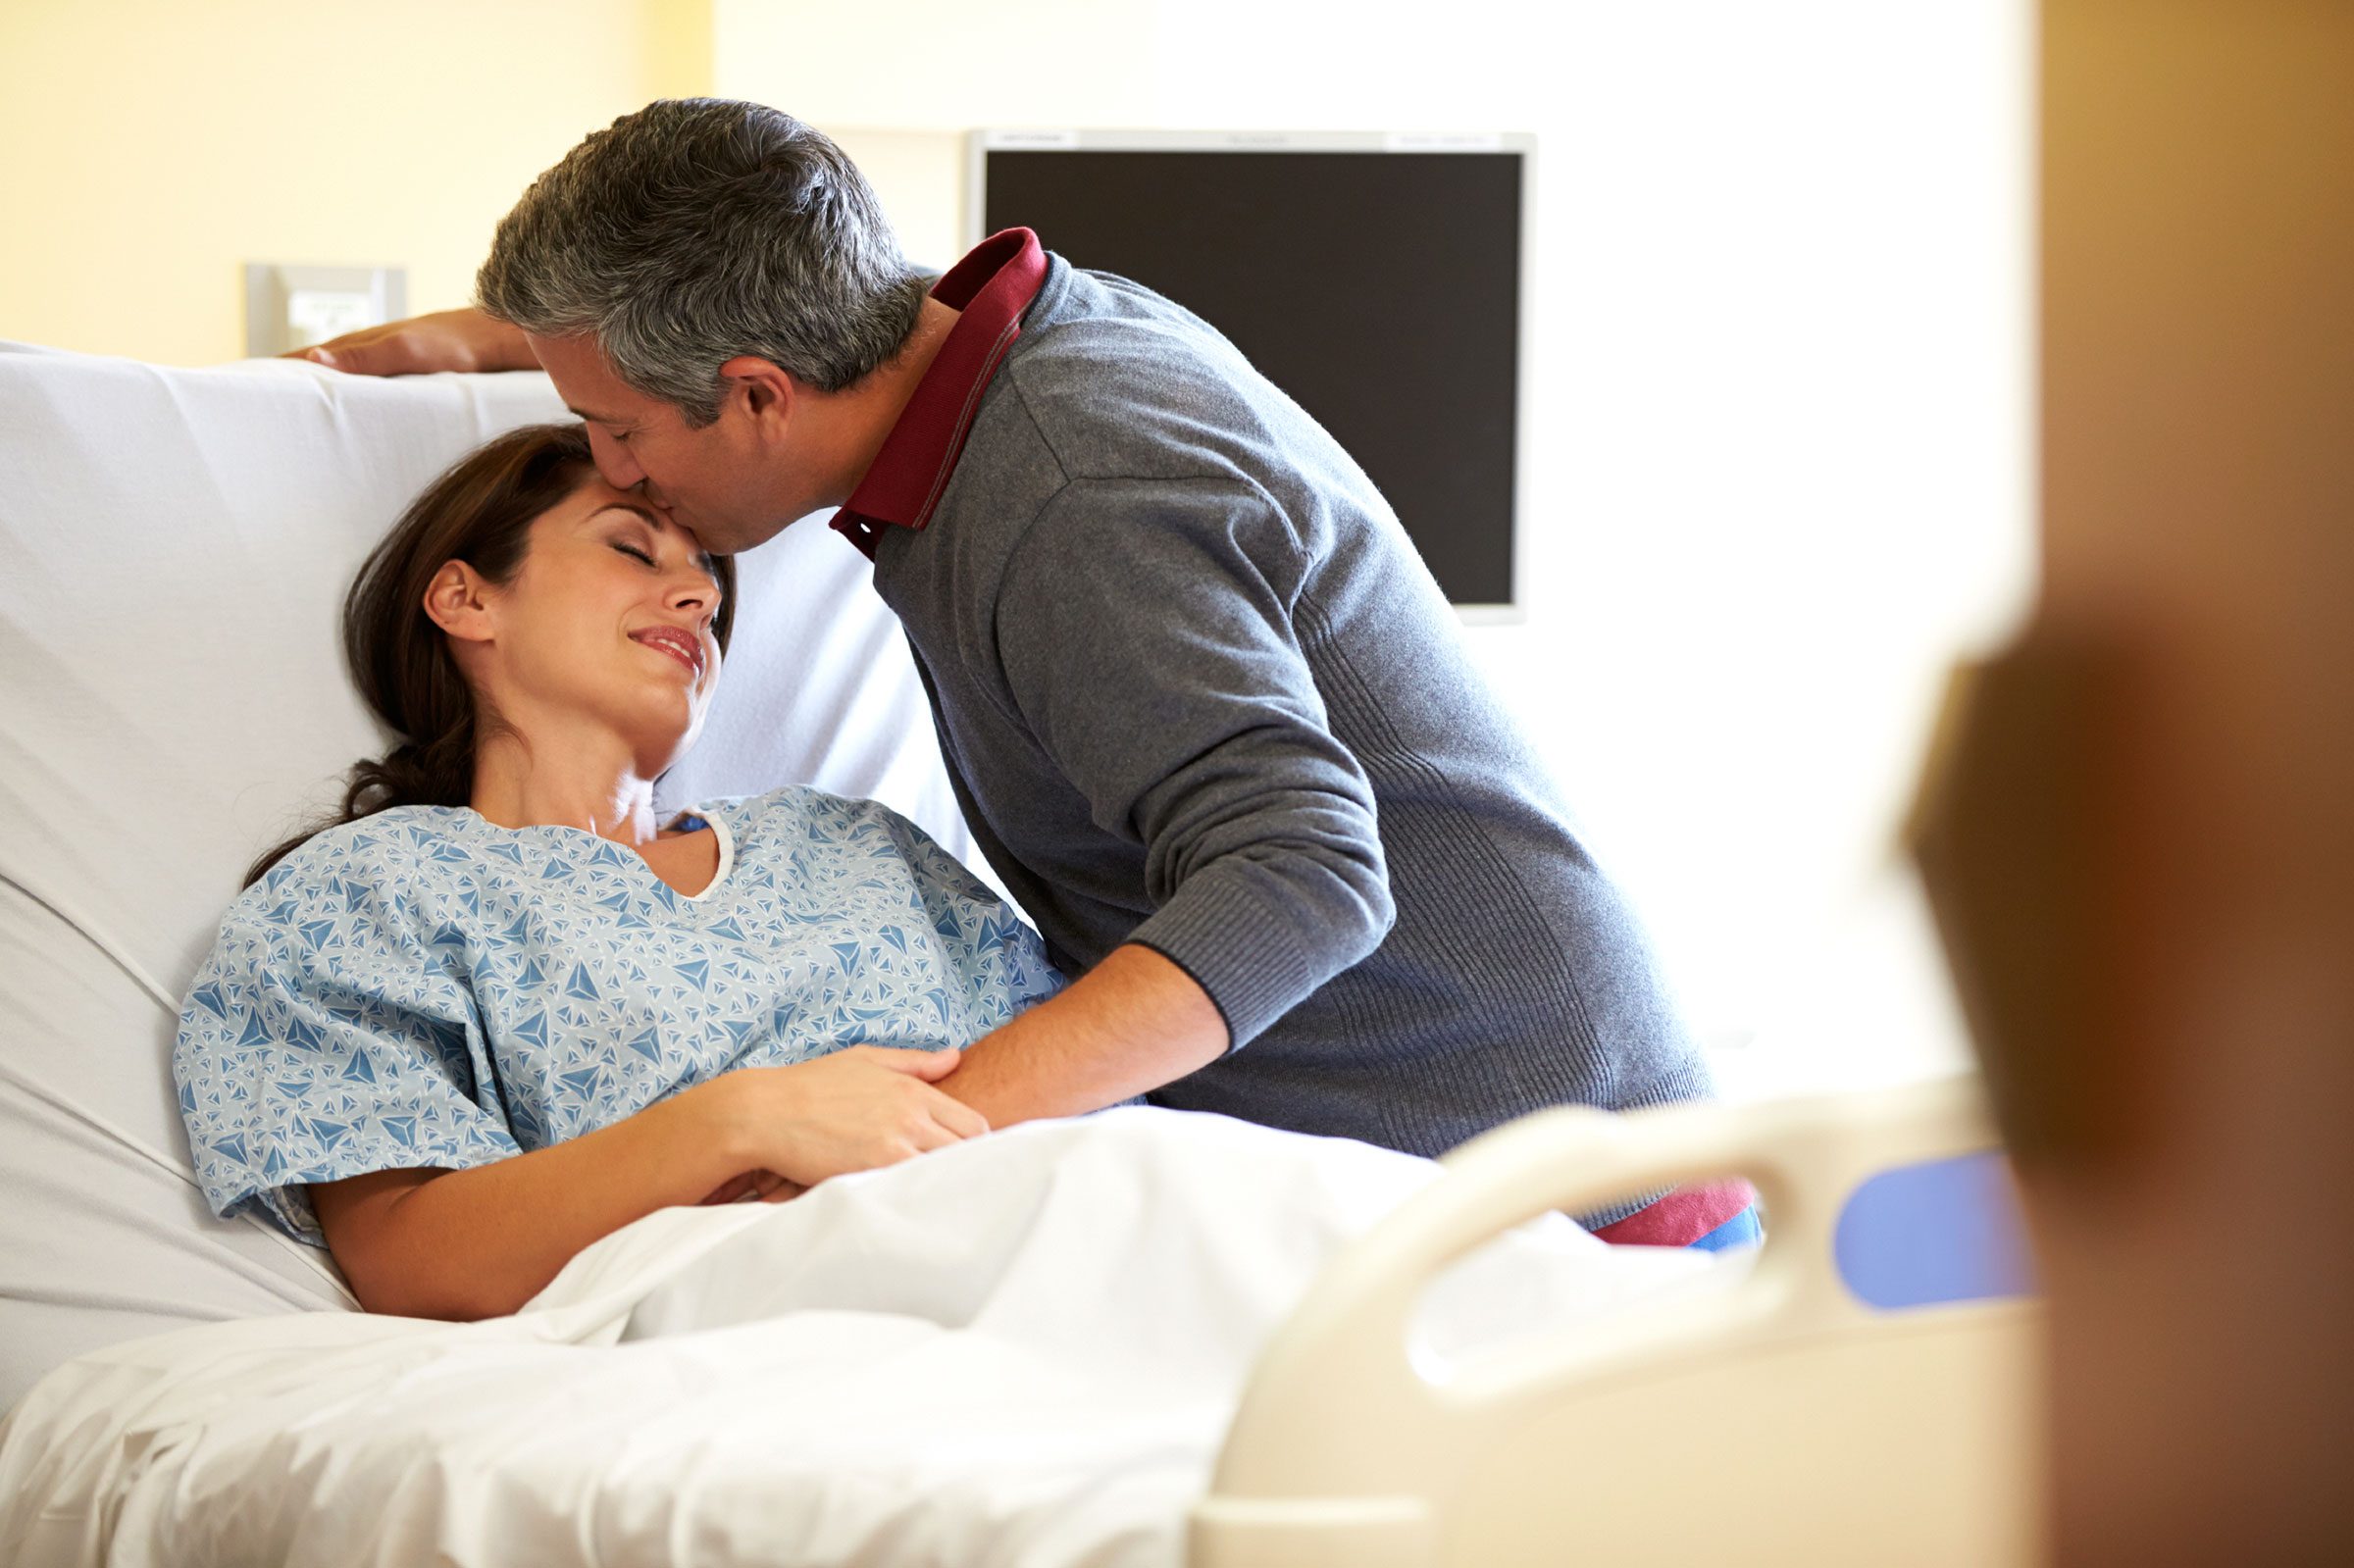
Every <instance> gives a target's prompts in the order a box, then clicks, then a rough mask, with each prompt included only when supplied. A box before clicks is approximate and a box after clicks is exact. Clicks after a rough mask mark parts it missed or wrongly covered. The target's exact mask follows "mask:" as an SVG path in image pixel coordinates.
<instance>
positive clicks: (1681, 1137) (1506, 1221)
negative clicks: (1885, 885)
mask: <svg viewBox="0 0 2354 1568" xmlns="http://www.w3.org/2000/svg"><path fill="white" fill-rule="evenodd" d="M1996 1146H1997V1139H1996V1138H1995V1135H1994V1132H1993V1129H1992V1127H1991V1125H1990V1124H1989V1121H1988V1119H1987V1115H1986V1112H1985V1109H1984V1107H1983V1103H1982V1101H1981V1098H1980V1095H1979V1091H1978V1088H1977V1086H1976V1085H1975V1083H1974V1082H1973V1081H1970V1080H1957V1081H1953V1082H1949V1083H1940V1084H1932V1085H1923V1086H1919V1087H1909V1088H1905V1089H1901V1090H1891V1091H1885V1092H1876V1093H1869V1094H1853V1095H1839V1096H1834V1097H1828V1098H1819V1099H1808V1100H1791V1101H1785V1102H1780V1103H1773V1104H1765V1105H1753V1106H1745V1107H1728V1106H1716V1105H1705V1106H1677V1107H1669V1108H1666V1109H1663V1110H1658V1111H1650V1112H1642V1113H1637V1114H1634V1115H1628V1116H1621V1117H1611V1116H1606V1115H1602V1114H1600V1113H1598V1112H1594V1111H1588V1110H1577V1109H1564V1110H1556V1111H1547V1112H1543V1113H1540V1114H1538V1115H1536V1116H1532V1117H1528V1118H1525V1119H1523V1120H1521V1121H1519V1122H1516V1123H1514V1124H1512V1125H1510V1126H1509V1127H1505V1128H1501V1129H1499V1130H1497V1131H1496V1132H1494V1133H1492V1134H1490V1135H1488V1136H1487V1137H1485V1138H1479V1139H1476V1140H1474V1141H1473V1142H1471V1143H1469V1144H1466V1145H1465V1146H1464V1147H1462V1148H1461V1149H1459V1150H1458V1151H1457V1152H1456V1153H1454V1154H1453V1155H1451V1156H1449V1157H1448V1158H1447V1160H1446V1161H1445V1162H1444V1164H1445V1165H1446V1166H1447V1168H1448V1170H1449V1172H1450V1174H1449V1176H1448V1177H1447V1178H1446V1179H1445V1180H1443V1181H1441V1182H1439V1183H1438V1184H1437V1185H1436V1186H1434V1187H1433V1188H1431V1189H1429V1190H1428V1191H1427V1192H1426V1193H1424V1194H1423V1195H1422V1196H1421V1197H1419V1198H1418V1199H1416V1200H1415V1201H1413V1202H1412V1203H1410V1204H1408V1205H1407V1207H1406V1208H1404V1209H1402V1210H1401V1211H1400V1212H1399V1213H1398V1214H1397V1215H1395V1216H1394V1217H1393V1218H1392V1219H1390V1220H1389V1221H1387V1222H1385V1223H1384V1224H1383V1225H1381V1226H1380V1227H1379V1228H1377V1229H1376V1230H1375V1231H1374V1232H1373V1233H1372V1234H1370V1235H1368V1236H1367V1237H1365V1238H1364V1239H1362V1240H1361V1241H1360V1242H1358V1243H1356V1245H1355V1246H1353V1247H1351V1248H1350V1249H1349V1250H1348V1251H1346V1252H1345V1253H1343V1254H1342V1255H1341V1256H1340V1257H1338V1258H1336V1259H1335V1260H1334V1262H1333V1263H1332V1265H1331V1266H1330V1267H1329V1268H1328V1269H1327V1270H1326V1272H1325V1273H1324V1274H1323V1276H1322V1277H1321V1278H1320V1279H1319V1280H1318V1282H1317V1284H1316V1286H1315V1287H1314V1289H1313V1290H1310V1292H1309V1293H1308V1296H1307V1298H1306V1299H1305V1301H1304V1302H1303V1303H1302V1304H1301V1306H1300V1308H1299V1310H1298V1311H1297V1312H1295V1313H1294V1314H1293V1316H1292V1317H1291V1319H1290V1320H1289V1322H1288V1323H1287V1324H1286V1325H1285V1327H1284V1328H1283V1329H1282V1330H1281V1331H1280V1332H1279V1333H1278V1334H1277V1335H1276V1337H1275V1339H1274V1340H1273V1341H1272V1342H1271V1343H1270V1344H1269V1346H1268V1348H1267V1351H1266V1353H1265V1355H1264V1356H1263V1357H1262V1358H1261V1360H1260V1363H1259V1365H1258V1368H1257V1370H1256V1371H1255V1372H1254V1375H1253V1378H1252V1381H1251V1384H1250V1386H1249V1388H1248V1390H1247V1391H1246V1392H1245V1394H1244V1398H1243V1403H1242V1407H1241V1409H1240V1411H1239V1413H1238V1414H1237V1416H1236V1418H1235V1422H1234V1426H1233V1428H1232V1430H1231V1431H1230V1432H1229V1433H1228V1435H1227V1439H1226V1443H1225V1448H1224V1451H1223V1453H1222V1454H1221V1456H1220V1458H1219V1461H1218V1465H1217V1470H1216V1473H1215V1476H1214V1479H1213V1481H1212V1484H1211V1488H1210V1492H1209V1494H1208V1496H1206V1497H1205V1498H1204V1499H1203V1500H1202V1501H1201V1502H1200V1503H1199V1504H1198V1505H1197V1506H1196V1507H1195V1510H1194V1514H1193V1518H1192V1524H1191V1551H1190V1555H1191V1561H1192V1563H1193V1565H1194V1568H1261V1565H1265V1568H1272V1565H1276V1564H1282V1565H1286V1568H1407V1565H1414V1568H1423V1565H1433V1568H1435V1565H1440V1564H1449V1565H1462V1568H1473V1565H1476V1568H1504V1565H1510V1564H1520V1563H1528V1564H1535V1563H1545V1564H1563V1563H1591V1564H1597V1565H1608V1568H1629V1565H1639V1564H1662V1565H1667V1564H1674V1565H1678V1568H1698V1565H1720V1564H1733V1563H1773V1564H1785V1563H1790V1564H1797V1563H1804V1564H1833V1563H1856V1564H1873V1565H1875V1568H1876V1565H1889V1568H1894V1565H1902V1568H1940V1565H1949V1564H1950V1565H1952V1568H2006V1565H2013V1564H2025V1563H2032V1562H2035V1561H2037V1560H2039V1558H2038V1553H2037V1550H2036V1544H2035V1543H2036V1541H2037V1538H2038V1533H2039V1532H2038V1528H2037V1525H2038V1514H2039V1506H2040V1499H2039V1497H2038V1495H2037V1492H2036V1488H2035V1480H2034V1478H2035V1477H2036V1476H2037V1475H2038V1474H2039V1473H2040V1465H2039V1448H2038V1444H2037V1442H2036V1434H2037V1432H2038V1430H2039V1420H2038V1406H2037V1400H2036V1393H2035V1390H2036V1388H2037V1372H2038V1360H2037V1358H2038V1354H2039V1331H2040V1325H2041V1307H2040V1303H2039V1302H2037V1301H2034V1300H2032V1299H2025V1298H2018V1297H2013V1298H2009V1299H1999V1300H1982V1301H1975V1302H1969V1303H1963V1304H1954V1305H1945V1306H1929V1307H1915V1308H1907V1309H1902V1310H1897V1311H1883V1310H1878V1309H1875V1308H1873V1307H1871V1306H1869V1305H1867V1304H1866V1303H1865V1302H1863V1301H1862V1300H1860V1299H1858V1298H1857V1297H1856V1296H1855V1295H1853V1294H1852V1293H1850V1291H1849V1290H1848V1289H1847V1287H1846V1286H1845V1285H1844V1284H1843V1283H1842V1281H1841V1278H1840V1275H1839V1273H1838V1270H1837V1267H1836V1265H1835V1263H1834V1259H1833V1250H1832V1239H1833V1233H1834V1228H1835V1227H1836V1225H1837V1222H1838V1218H1839V1215H1840V1212H1841V1210H1842V1207H1843V1205H1844V1204H1845V1202H1846V1200H1847V1197H1848V1195H1849V1194H1850V1193H1852V1192H1853V1191H1854V1190H1855V1189H1857V1188H1858V1187H1859V1186H1860V1185H1861V1184H1862V1183H1863V1182H1864V1181H1865V1180H1866V1179H1868V1178H1869V1177H1870V1176H1872V1175H1874V1174H1876V1173H1878V1172H1881V1171H1884V1170H1888V1169H1891V1168H1894V1167H1898V1166H1903V1165H1909V1164H1914V1163H1918V1162H1922V1161H1928V1160H1934V1159H1939V1158H1944V1157H1949V1156H1954V1155H1961V1154H1967V1153H1971V1152H1975V1151H1979V1150H1985V1149H1990V1148H1994V1147H1996ZM1732 1171H1738V1172H1740V1173H1742V1174H1744V1175H1747V1176H1749V1177H1750V1178H1751V1179H1752V1180H1753V1181H1755V1182H1756V1184H1757V1186H1758V1188H1759V1190H1760V1192H1761V1194H1762V1195H1763V1197H1764V1199H1765V1204H1766V1209H1767V1211H1768V1213H1769V1215H1770V1219H1769V1222H1768V1226H1769V1236H1768V1239H1767V1241H1766V1245H1765V1247H1764V1248H1763V1249H1762V1251H1761V1253H1760V1255H1759V1256H1758V1258H1757V1260H1756V1263H1755V1266H1754V1268H1752V1269H1751V1270H1750V1272H1749V1273H1748V1274H1747V1276H1746V1277H1745V1278H1744V1279H1743V1280H1741V1281H1740V1282H1739V1283H1738V1284H1737V1285H1735V1286H1734V1287H1733V1288H1731V1289H1730V1290H1721V1291H1714V1292H1706V1293H1702V1294H1697V1295H1695V1296H1693V1297H1691V1298H1689V1299H1686V1300H1683V1301H1681V1302H1679V1303H1677V1304H1676V1305H1674V1306H1673V1307H1671V1308H1668V1309H1665V1310H1657V1311H1654V1312H1652V1313H1650V1314H1648V1315H1645V1316H1643V1317H1641V1318H1639V1319H1637V1320H1635V1321H1620V1322H1613V1323H1611V1324H1608V1325H1606V1326H1605V1327H1604V1329H1603V1330H1602V1331H1601V1332H1597V1331H1596V1330H1594V1329H1592V1328H1587V1329H1582V1330H1580V1331H1578V1332H1577V1334H1576V1335H1575V1337H1574V1338H1571V1339H1568V1340H1558V1339H1557V1340H1554V1341H1552V1342H1544V1343H1538V1344H1534V1345H1531V1346H1527V1347H1525V1348H1523V1349H1520V1350H1517V1351H1515V1352H1511V1353H1510V1358H1509V1361H1504V1362H1501V1363H1491V1364H1489V1365H1486V1366H1480V1367H1473V1368H1469V1369H1466V1370H1465V1371H1464V1372H1463V1373H1462V1374H1461V1375H1453V1376H1451V1375H1450V1374H1449V1373H1448V1372H1447V1371H1446V1369H1441V1368H1433V1367H1431V1366H1429V1365H1427V1364H1421V1362H1423V1361H1426V1360H1427V1358H1417V1356H1416V1354H1415V1351H1414V1349H1413V1346H1412V1344H1411V1341H1410V1338H1409V1325H1410V1322H1411V1320H1412V1315H1413V1312H1414V1308H1415V1305H1416V1302H1417V1299H1418V1297H1419V1295H1420V1293H1421V1291H1422V1290H1423V1288H1424V1287H1425V1286H1426V1285H1427V1284H1428V1283H1429V1282H1430V1281H1431V1279H1432V1278H1433V1277H1434V1276H1435V1275H1436V1274H1437V1273H1438V1272H1439V1271H1440V1270H1441V1269H1443V1268H1444V1267H1445V1266H1446V1265H1447V1264H1448V1263H1449V1262H1450V1261H1452V1260H1453V1259H1455V1258H1458V1257H1459V1256H1461V1255H1462V1254H1463V1253H1465V1252H1467V1251H1469V1250H1470V1249H1472V1248H1473V1247H1475V1246H1477V1245H1478V1244H1479V1243H1480V1242H1482V1241H1484V1240H1486V1239H1489V1238H1492V1237H1494V1236H1496V1235H1497V1234H1498V1233H1500V1232H1502V1231H1505V1230H1507V1229H1510V1227H1512V1226H1514V1225H1517V1224H1519V1223H1520V1222H1522V1221H1524V1220H1527V1219H1529V1218H1531V1217H1533V1216H1535V1215H1537V1214H1540V1213H1543V1212H1544V1211H1545V1210H1547V1209H1549V1208H1557V1207H1558V1208H1563V1209H1568V1210H1571V1211H1573V1212H1574V1211H1577V1210H1579V1209H1581V1208H1590V1207H1592V1206H1595V1205H1597V1204H1600V1203H1603V1202H1606V1201H1609V1200H1610V1199H1612V1198H1614V1197H1617V1196H1619V1195H1621V1194H1624V1193H1627V1192H1630V1191H1640V1190H1645V1189H1653V1188H1657V1187H1660V1186H1663V1185H1666V1184H1669V1183H1675V1182H1683V1181H1691V1180H1699V1179H1707V1178H1713V1177H1720V1176H1722V1175H1724V1174H1726V1173H1727V1172H1732Z"/></svg>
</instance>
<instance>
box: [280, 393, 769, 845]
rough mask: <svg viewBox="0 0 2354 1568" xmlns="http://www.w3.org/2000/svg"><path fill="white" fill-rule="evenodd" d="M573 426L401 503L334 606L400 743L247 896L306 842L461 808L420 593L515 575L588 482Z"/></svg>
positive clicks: (458, 692)
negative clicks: (455, 564)
mask: <svg viewBox="0 0 2354 1568" xmlns="http://www.w3.org/2000/svg"><path fill="white" fill-rule="evenodd" d="M595 473H596V466H595V464H594V463H593V462H592V461H591V459H590V457H589V454H588V430H587V428H586V427H585V426H581V425H527V426H525V427H523V428H522V429H521V430H509V431H508V432H507V433H506V434H504V435H501V436H499V437H497V438H496V439H495V440H492V441H489V442H487V443H486V444H485V445H483V446H481V447H479V448H477V449H476V450H475V451H473V452H470V453H468V454H467V455H466V456H465V457H463V458H461V459H460V460H459V461H458V462H457V463H456V465H454V466H453V467H452V468H451V469H450V470H449V472H447V473H446V474H443V475H442V476H441V477H440V478H439V479H437V480H435V481H434V482H433V483H432V484H430V485H428V486H427V487H426V490H425V493H424V494H422V495H420V496H418V497H417V499H416V500H414V501H412V502H410V503H409V509H408V510H407V511H406V512H403V513H402V514H401V517H400V521H399V522H398V523H396V524H394V525H393V528H392V531H391V532H389V533H387V534H385V535H384V540H383V542H381V543H379V544H378V545H377V547H376V549H375V550H374V551H373V552H372V553H371V554H370V555H369V557H368V560H367V562H366V563H365V564H364V565H362V566H361V568H360V573H359V576H358V577H357V578H355V579H353V580H352V584H351V591H350V592H349V593H348V594H346V595H345V596H344V600H343V659H344V662H345V664H347V665H348V666H349V667H350V669H351V679H352V683H353V684H354V685H356V686H358V687H359V692H360V695H361V697H363V698H364V699H366V701H367V703H368V707H369V709H370V711H372V712H373V713H375V715H376V716H377V718H378V719H380V720H382V721H383V722H384V726H385V727H386V728H387V729H389V730H391V731H392V732H393V733H395V734H397V735H399V736H400V744H398V745H396V746H394V747H393V748H392V749H391V750H390V751H389V752H387V753H386V754H385V755H384V756H382V757H378V758H374V759H368V760H363V761H361V762H357V763H354V764H353V765H352V769H351V771H350V772H349V773H348V774H346V775H345V776H344V778H345V787H344V790H343V805H342V808H341V810H340V811H339V812H338V813H337V814H336V815H335V816H333V817H331V818H328V819H327V820H325V821H322V822H317V823H314V824H312V825H311V826H310V827H308V828H305V829H304V830H303V831H302V832H300V833H298V834H296V835H294V836H293V837H291V838H288V839H287V840H286V841H285V842H284V843H281V844H280V845H279V846H278V847H277V848H275V849H272V850H270V851H269V852H268V853H266V854H264V855H263V856H261V858H259V859H258V860H256V861H255V862H254V863H253V865H252V866H251V867H250V868H249V869H248V870H247V871H246V873H245V882H244V885H245V886H248V887H250V886H252V885H254V884H255V883H257V882H259V881H260V880H261V879H262V877H263V876H264V875H265V874H266V873H268V871H269V870H270V868H271V867H272V866H275V865H277V864H278V863H279V861H281V860H282V859H284V858H285V857H286V856H287V855H288V854H290V853H292V852H293V851H294V850H295V849H297V848H299V847H300V846H301V845H302V844H304V843H306V842H308V841H309V840H310V839H311V837H312V836H313V835H317V834H320V833H324V832H325V831H326V830H328V829H330V828H333V827H339V826H340V825H342V824H344V823H347V822H356V821H358V820H359V819H360V818H362V817H371V816H374V815H375V814H376V813H378V812H380V811H388V810H390V809H391V808H392V807H394V806H462V805H465V804H466V803H467V801H468V800H470V799H471V798H472V797H473V794H474V749H475V739H476V730H477V726H478V723H479V717H480V716H479V714H478V711H477V708H476V703H475V698H474V691H473V689H472V688H471V687H470V686H468V685H467V684H466V680H465V677H464V676H463V675H461V674H460V673H459V671H458V662H457V660H456V659H455V658H453V657H451V655H450V651H449V639H448V638H447V637H446V636H445V635H444V634H443V633H442V631H441V629H440V628H439V627H437V626H435V624H434V623H433V620H432V619H431V618H430V617H429V616H427V615H426V613H425V590H426V588H427V587H428V586H430V585H431V584H432V582H433V581H434V576H435V574H436V573H438V572H439V571H440V570H441V568H442V567H443V566H444V565H446V564H448V563H449V562H451V561H464V562H466V563H467V564H468V565H469V566H471V567H473V568H474V569H475V571H476V572H478V573H480V574H481V575H482V576H483V577H484V578H485V579H486V581H488V582H493V583H498V584H502V585H503V584H505V583H507V582H512V581H513V580H514V577H515V574H516V573H517V572H518V571H520V570H521V569H522V566H523V558H524V554H525V551H526V549H527V548H528V546H529V544H530V537H531V527H532V521H533V520H534V519H535V518H537V517H538V516H539V515H540V514H541V513H542V512H545V511H547V510H548V508H550V507H552V506H554V505H556V504H557V503H558V502H560V501H562V500H563V499H564V498H565V497H566V496H569V495H571V494H572V493H573V492H574V491H575V490H577V489H579V488H580V487H581V485H583V484H584V483H586V482H587V481H588V480H590V479H591V478H593V477H594V476H595ZM711 564H712V568H713V570H714V571H715V572H716V573H717V574H718V576H719V587H720V599H719V613H718V615H717V616H716V617H715V618H714V620H713V625H712V631H713V632H714V633H715V634H716V635H717V637H718V638H719V645H720V647H721V649H722V650H723V651H724V650H725V649H726V647H727V645H728V633H729V632H730V630H731V629H732V628H733V626H734V624H735V618H736V563H735V562H734V561H733V560H731V559H729V558H728V557H726V556H714V557H712V562H711Z"/></svg>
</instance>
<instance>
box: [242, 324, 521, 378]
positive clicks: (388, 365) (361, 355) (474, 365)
mask: <svg viewBox="0 0 2354 1568" xmlns="http://www.w3.org/2000/svg"><path fill="white" fill-rule="evenodd" d="M281 358H285V359H307V360H309V361H311V362H312V363H313V364H315V365H325V366H327V367H329V368H330V369H331V370H338V371H344V372H348V373H349V374H351V375H353V376H423V375H426V374H428V373H430V372H433V371H536V370H537V369H538V368H539V361H538V359H537V357H535V356H534V355H533V353H532V345H531V343H530V341H529V340H528V339H526V338H525V337H524V335H523V329H521V328H518V327H510V326H508V325H507V324H506V323H505V322H500V321H493V320H491V319H490V318H489V317H487V316H486V315H484V314H483V313H482V312H481V311H479V310H474V309H472V308H469V309H466V310H445V311H436V312H435V313H434V314H433V315H430V316H412V317H410V318H409V319H408V320H406V321H398V322H386V323H384V325H383V326H381V327H363V328H361V329H359V330H358V331H356V332H345V333H344V334H343V335H342V336H341V337H331V338H329V339H328V340H327V341H326V342H324V343H319V344H316V345H314V346H313V347H310V348H298V349H296V350H294V352H292V353H291V354H286V355H282V356H281Z"/></svg>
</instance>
